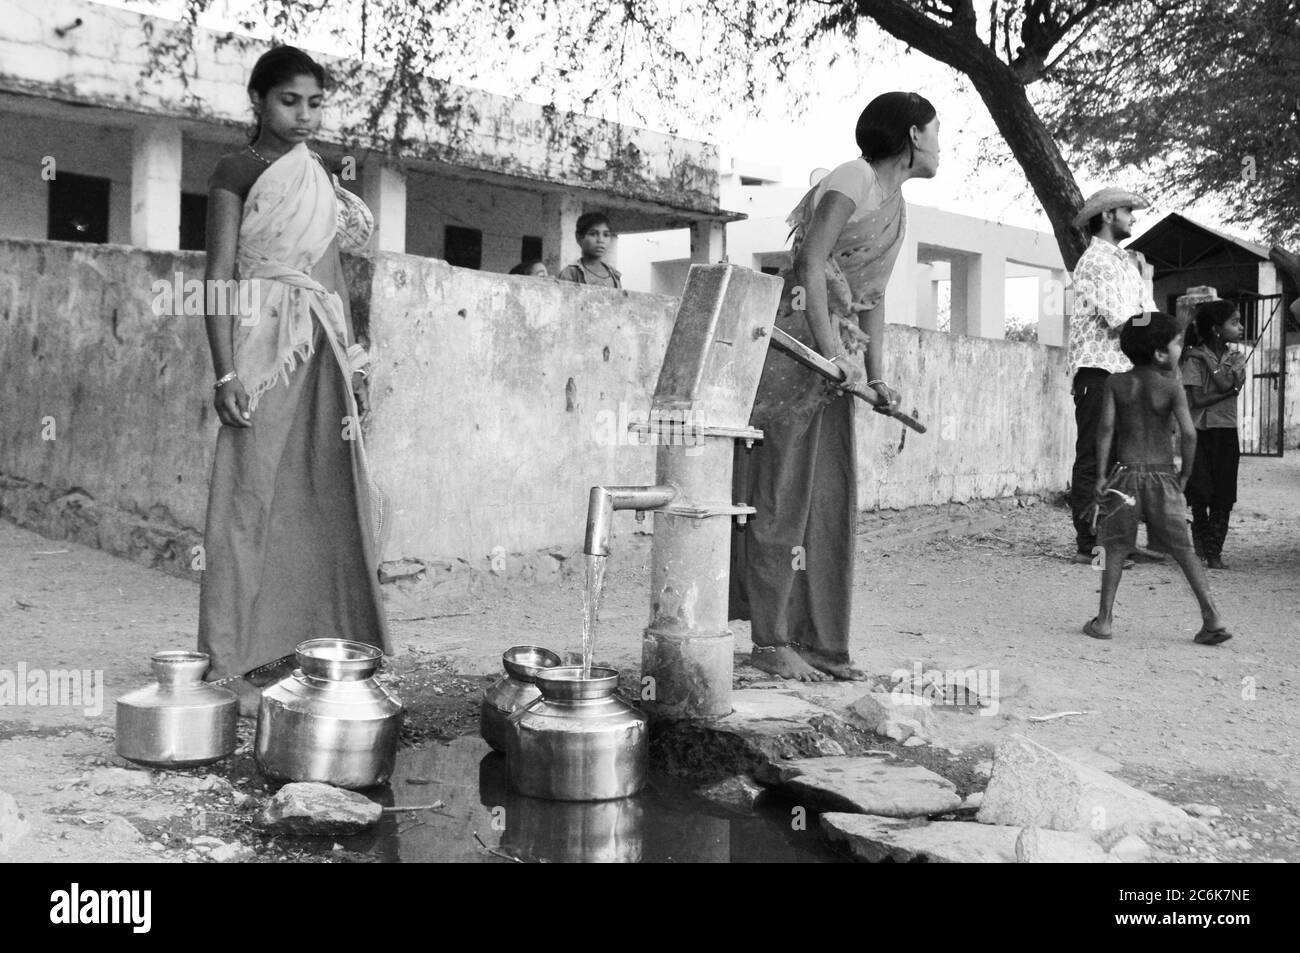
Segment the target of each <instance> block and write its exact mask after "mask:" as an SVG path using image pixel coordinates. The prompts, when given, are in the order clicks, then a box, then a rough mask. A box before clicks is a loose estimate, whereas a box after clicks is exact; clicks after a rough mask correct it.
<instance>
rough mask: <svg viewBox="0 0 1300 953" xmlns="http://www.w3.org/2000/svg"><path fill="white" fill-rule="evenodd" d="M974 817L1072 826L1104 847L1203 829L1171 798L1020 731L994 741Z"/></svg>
mask: <svg viewBox="0 0 1300 953" xmlns="http://www.w3.org/2000/svg"><path fill="white" fill-rule="evenodd" d="M976 818H977V820H979V821H980V822H982V823H984V824H1000V825H1014V826H1016V827H1039V828H1047V829H1049V830H1054V831H1077V832H1079V833H1082V834H1087V835H1088V836H1090V837H1092V838H1093V839H1094V840H1096V841H1097V842H1098V843H1100V844H1102V845H1104V846H1106V847H1111V846H1113V845H1114V844H1116V843H1117V842H1119V841H1120V840H1122V839H1123V838H1124V837H1125V836H1126V835H1128V834H1157V833H1166V832H1168V831H1170V830H1180V831H1187V832H1191V833H1207V832H1208V828H1207V827H1206V826H1205V825H1204V824H1203V823H1202V822H1199V821H1196V820H1195V819H1194V818H1192V817H1189V816H1188V815H1187V813H1186V812H1184V811H1182V810H1179V809H1178V808H1176V807H1174V806H1173V805H1172V804H1169V803H1168V802H1166V801H1162V800H1160V799H1159V798H1158V797H1154V796H1152V795H1150V794H1147V793H1146V792H1145V791H1139V790H1137V789H1136V788H1134V787H1130V786H1129V785H1127V784H1125V783H1124V782H1123V781H1120V780H1118V779H1117V778H1113V777H1111V776H1110V775H1109V774H1106V773H1105V772H1103V771H1099V770H1097V769H1096V768H1091V767H1088V766H1087V765H1083V764H1079V763H1078V762H1077V761H1072V760H1071V759H1069V758H1067V757H1065V756H1064V755H1060V754H1057V753H1056V752H1055V751H1052V750H1051V749H1050V748H1047V747H1045V746H1043V745H1041V744H1039V743H1038V742H1036V741H1033V740H1031V739H1029V738H1026V737H1025V736H1024V735H1012V736H1011V737H1010V738H1008V739H1006V740H1004V741H1003V742H1002V743H1000V744H999V745H998V747H997V750H996V751H995V752H994V755H993V775H992V777H991V778H990V779H989V786H988V789H987V790H986V791H985V792H984V801H983V803H982V804H981V805H980V810H979V814H978V815H976Z"/></svg>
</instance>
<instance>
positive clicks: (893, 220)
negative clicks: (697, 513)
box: [729, 188, 907, 662]
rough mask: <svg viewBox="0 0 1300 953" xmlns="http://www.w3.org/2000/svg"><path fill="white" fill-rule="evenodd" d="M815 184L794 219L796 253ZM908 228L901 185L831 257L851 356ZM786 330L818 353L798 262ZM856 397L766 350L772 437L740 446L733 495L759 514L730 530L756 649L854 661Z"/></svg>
mask: <svg viewBox="0 0 1300 953" xmlns="http://www.w3.org/2000/svg"><path fill="white" fill-rule="evenodd" d="M816 202H817V189H816V188H814V189H812V190H810V191H809V192H808V194H807V195H805V196H804V199H803V201H802V202H800V203H799V205H798V207H796V208H795V210H794V212H793V213H791V216H790V218H789V219H788V224H790V225H791V226H792V227H793V229H794V237H795V250H796V253H797V251H798V248H799V246H800V244H801V243H802V242H803V239H804V235H805V233H806V231H807V228H808V226H809V225H810V224H811V222H812V217H813V212H814V211H815V205H816ZM906 228H907V206H906V203H905V202H904V201H903V197H902V193H901V191H899V192H895V193H894V194H893V195H892V196H888V197H886V199H885V201H884V202H883V203H882V204H881V205H880V207H879V208H876V209H873V210H870V211H867V212H864V213H862V214H860V215H859V214H858V213H856V212H855V214H854V216H853V217H852V218H851V219H850V221H849V224H848V225H846V226H845V228H844V230H843V232H841V234H840V236H839V238H838V240H837V241H836V243H835V245H834V247H833V248H832V250H831V253H830V256H829V257H828V259H827V261H826V291H827V298H828V310H829V312H830V317H831V321H832V322H833V324H834V326H835V327H836V329H837V330H838V332H839V334H840V337H841V341H842V343H843V344H844V346H845V349H846V350H847V351H848V352H849V353H850V354H859V353H862V352H863V351H864V350H865V348H866V346H867V344H868V338H867V335H866V333H865V332H864V330H863V329H862V327H861V324H860V319H859V315H861V314H862V313H863V312H867V311H871V310H872V309H874V308H875V307H876V306H877V305H879V303H880V301H881V299H882V298H883V297H884V294H885V287H886V285H887V284H888V282H889V276H890V274H891V272H892V271H893V268H894V263H895V261H897V259H898V253H899V249H900V248H901V247H902V243H903V235H904V233H905V231H906ZM784 278H785V288H784V290H783V292H782V296H781V304H780V308H779V310H778V312H777V317H776V326H777V327H779V328H781V329H782V330H784V331H786V332H787V333H788V334H790V335H792V336H793V337H795V338H797V339H798V340H800V341H802V342H803V343H805V344H807V345H809V346H810V347H813V348H814V349H816V343H815V340H814V338H813V335H812V331H811V329H810V327H809V324H808V320H807V315H806V313H805V312H804V311H803V310H801V309H799V308H797V307H796V305H801V304H802V301H801V300H800V299H801V297H802V296H801V295H800V294H799V289H798V287H797V280H796V279H795V277H794V274H793V269H791V270H789V271H787V272H786V273H785V275H784ZM854 400H856V398H854V397H852V396H849V395H846V394H844V393H843V392H842V391H840V390H839V389H838V388H837V387H835V386H834V385H833V384H831V383H829V382H828V381H826V380H825V379H824V378H822V377H821V376H819V375H817V374H815V373H814V372H812V371H810V370H808V369H806V368H804V367H803V366H802V365H801V364H798V363H796V362H795V361H794V360H793V359H791V358H789V357H787V356H786V355H785V354H783V353H781V352H779V351H777V350H776V349H775V348H772V349H770V350H769V351H768V357H767V361H766V363H765V364H764V367H763V376H762V379H761V380H760V382H759V387H758V394H757V396H756V398H755V402H754V410H753V414H752V416H751V419H750V422H751V424H752V425H753V426H755V427H758V428H761V429H762V431H763V440H762V441H761V442H760V443H758V444H756V445H755V447H754V448H753V450H752V451H747V450H746V449H745V448H744V447H743V446H741V445H740V444H737V449H736V459H735V464H736V466H735V487H734V489H735V497H734V498H735V499H736V500H741V501H744V502H746V503H749V504H750V505H751V506H754V507H755V508H756V509H757V511H758V512H757V514H756V515H755V516H754V517H753V518H752V519H751V520H750V521H749V522H748V523H747V524H746V525H745V526H743V527H736V529H735V530H734V531H733V535H732V550H731V556H732V566H731V600H730V613H729V614H730V617H731V618H733V619H748V620H750V622H751V637H752V639H753V642H754V644H755V645H759V646H774V645H787V644H792V643H795V644H799V645H803V646H805V647H807V648H810V649H813V650H815V651H817V652H819V653H821V654H822V655H823V656H825V657H826V658H828V659H831V660H833V661H837V662H846V661H848V659H849V651H848V645H849V634H850V610H851V604H852V592H853V555H854V545H853V542H854V533H855V530H856V525H857V518H858V503H857V462H856V452H857V451H856V442H855V437H854V413H855V407H854V403H853V402H854Z"/></svg>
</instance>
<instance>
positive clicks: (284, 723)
mask: <svg viewBox="0 0 1300 953" xmlns="http://www.w3.org/2000/svg"><path fill="white" fill-rule="evenodd" d="M294 655H295V657H296V659H297V662H298V668H297V669H295V670H294V672H293V673H292V674H291V675H289V676H288V677H286V678H284V679H281V680H280V681H279V682H276V683H275V684H274V685H272V686H270V687H269V688H267V689H266V690H265V691H263V692H262V704H261V708H260V709H259V711H258V715H257V743H256V746H255V756H256V758H257V766H258V767H259V768H261V770H262V773H263V774H265V775H266V776H267V777H268V778H272V779H274V780H277V781H323V782H325V783H327V784H333V785H335V786H337V787H341V788H368V787H374V786H375V785H377V784H383V783H384V782H385V781H387V780H388V778H389V776H391V775H392V773H393V763H394V761H395V760H396V758H397V734H398V731H399V730H400V729H401V725H402V712H403V709H402V703H401V702H400V701H398V700H397V698H395V697H394V696H393V695H391V694H390V693H389V692H388V691H387V690H385V689H384V688H383V686H381V685H380V684H379V683H378V682H376V681H375V679H374V677H373V676H374V673H375V670H376V669H377V668H378V667H379V661H380V659H381V658H382V657H383V653H382V652H380V651H379V649H377V648H375V647H374V646H372V645H366V644H364V643H362V642H351V641H348V640H346V639H311V640H309V641H307V642H300V643H299V644H298V647H297V649H296V650H295V653H294Z"/></svg>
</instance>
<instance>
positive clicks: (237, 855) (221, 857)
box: [208, 844, 257, 864]
mask: <svg viewBox="0 0 1300 953" xmlns="http://www.w3.org/2000/svg"><path fill="white" fill-rule="evenodd" d="M256 856H257V855H256V854H255V853H254V852H253V849H252V848H251V847H245V846H244V845H243V844H225V845H223V846H221V847H214V848H213V849H212V852H211V853H210V854H208V857H209V859H211V860H215V861H216V862H217V863H219V864H229V863H239V862H243V861H247V860H252V859H253V858H254V857H256Z"/></svg>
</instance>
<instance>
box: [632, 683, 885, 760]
mask: <svg viewBox="0 0 1300 953" xmlns="http://www.w3.org/2000/svg"><path fill="white" fill-rule="evenodd" d="M731 704H732V712H731V714H730V715H727V716H726V717H724V718H719V719H717V720H715V721H711V722H678V723H667V722H664V723H659V724H656V725H655V727H654V731H652V732H651V737H650V755H651V759H652V760H653V761H654V763H655V765H656V767H658V768H659V769H661V770H663V771H667V772H668V773H670V774H676V775H680V776H684V777H689V778H692V779H694V780H695V781H697V782H703V783H707V782H709V781H715V780H721V779H722V778H725V777H728V776H730V775H734V774H751V775H754V776H755V777H757V776H758V774H759V773H761V772H764V771H768V770H770V769H772V768H773V766H774V765H776V764H778V763H780V762H784V761H789V760H792V759H797V758H817V757H825V756H836V755H846V754H847V755H853V754H860V753H861V752H863V751H865V750H867V747H868V745H867V742H868V741H869V740H870V739H869V736H868V735H866V734H865V733H864V732H863V731H862V730H861V729H859V728H856V727H854V726H852V725H850V724H849V723H848V722H846V721H845V720H844V719H843V718H841V717H840V716H839V715H837V714H836V713H835V712H833V711H831V710H830V709H829V708H825V707H823V706H821V705H818V704H816V703H815V702H812V701H809V700H807V699H805V698H801V697H800V696H799V694H798V693H797V692H794V691H787V690H784V689H742V690H739V691H734V692H732V693H731Z"/></svg>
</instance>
